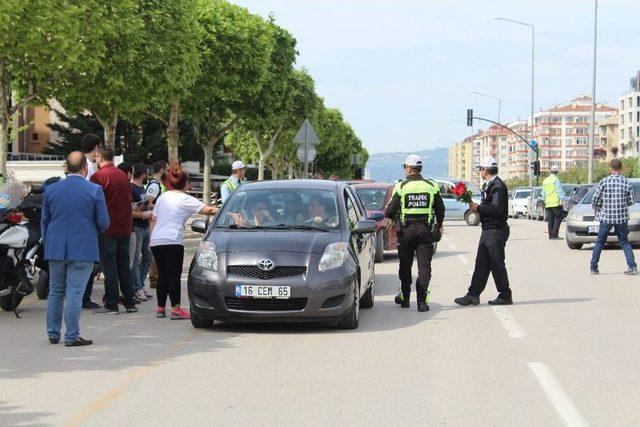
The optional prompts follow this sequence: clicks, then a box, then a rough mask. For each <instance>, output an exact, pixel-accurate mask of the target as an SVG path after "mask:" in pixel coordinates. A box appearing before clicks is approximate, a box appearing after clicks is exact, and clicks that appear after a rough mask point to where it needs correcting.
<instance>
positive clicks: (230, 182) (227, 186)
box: [220, 160, 247, 203]
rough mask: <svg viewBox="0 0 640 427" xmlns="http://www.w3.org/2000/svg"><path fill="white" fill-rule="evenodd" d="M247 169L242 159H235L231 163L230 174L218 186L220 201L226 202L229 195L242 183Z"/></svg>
mask: <svg viewBox="0 0 640 427" xmlns="http://www.w3.org/2000/svg"><path fill="white" fill-rule="evenodd" d="M246 171H247V167H246V166H245V165H244V163H242V161H240V160H237V161H235V162H233V164H232V165H231V176H230V177H229V179H227V180H226V181H225V182H223V183H222V186H221V187H220V198H221V200H222V203H224V202H226V201H227V199H228V198H229V196H231V194H232V193H233V192H234V191H236V189H237V188H238V187H240V186H241V185H242V180H243V179H244V175H245V173H246Z"/></svg>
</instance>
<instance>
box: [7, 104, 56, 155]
mask: <svg viewBox="0 0 640 427" xmlns="http://www.w3.org/2000/svg"><path fill="white" fill-rule="evenodd" d="M56 110H58V111H64V110H62V106H61V105H60V104H59V103H58V102H57V101H56V100H50V101H49V103H48V105H42V106H35V107H33V106H31V107H25V108H23V109H22V111H19V112H18V114H16V115H15V117H14V119H13V128H14V129H17V131H14V132H13V139H12V140H11V148H10V150H9V153H10V154H13V155H18V154H39V153H42V151H43V150H44V149H45V148H47V147H48V146H49V143H50V142H57V141H58V140H59V136H58V134H57V132H54V131H52V130H51V129H50V128H49V126H48V125H49V124H51V123H59V121H60V119H59V117H58V115H57V114H56Z"/></svg>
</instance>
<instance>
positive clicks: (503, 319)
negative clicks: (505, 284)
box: [491, 307, 525, 338]
mask: <svg viewBox="0 0 640 427" xmlns="http://www.w3.org/2000/svg"><path fill="white" fill-rule="evenodd" d="M491 308H492V309H493V312H494V313H495V314H496V316H498V320H500V323H502V326H504V328H505V329H506V330H507V332H508V333H509V337H511V338H524V335H525V334H524V331H523V330H522V328H521V327H520V325H518V322H516V321H515V319H514V318H513V316H511V314H510V313H509V312H508V311H507V309H506V308H504V307H491Z"/></svg>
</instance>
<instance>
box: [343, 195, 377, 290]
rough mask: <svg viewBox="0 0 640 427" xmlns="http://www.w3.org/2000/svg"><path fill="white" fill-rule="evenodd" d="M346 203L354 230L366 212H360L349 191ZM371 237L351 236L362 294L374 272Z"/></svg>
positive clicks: (345, 198)
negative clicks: (358, 266) (358, 267)
mask: <svg viewBox="0 0 640 427" xmlns="http://www.w3.org/2000/svg"><path fill="white" fill-rule="evenodd" d="M344 202H345V206H346V208H347V220H348V221H349V226H350V227H349V228H350V229H351V230H353V229H354V228H355V226H356V224H357V223H358V221H360V220H361V219H363V217H364V212H363V211H361V210H360V207H359V206H358V203H357V202H356V201H355V198H354V197H353V195H352V194H351V192H350V191H349V190H347V191H345V194H344ZM371 236H372V235H371V234H360V235H358V234H354V233H352V234H351V246H352V248H353V249H354V251H355V252H356V256H357V258H358V263H359V265H360V294H362V293H364V292H365V291H366V290H367V287H368V284H369V281H370V280H371V275H372V271H373V262H374V255H373V250H374V247H373V242H372V237H371Z"/></svg>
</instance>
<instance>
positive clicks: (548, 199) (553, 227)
mask: <svg viewBox="0 0 640 427" xmlns="http://www.w3.org/2000/svg"><path fill="white" fill-rule="evenodd" d="M542 198H543V199H544V208H545V210H546V214H547V228H548V230H549V239H551V240H558V239H560V236H558V234H559V233H560V224H561V223H562V218H563V217H564V210H563V209H562V199H564V190H563V189H562V183H561V182H560V180H559V179H558V166H555V165H553V166H551V173H550V174H549V176H548V177H546V178H545V180H544V181H542Z"/></svg>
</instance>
